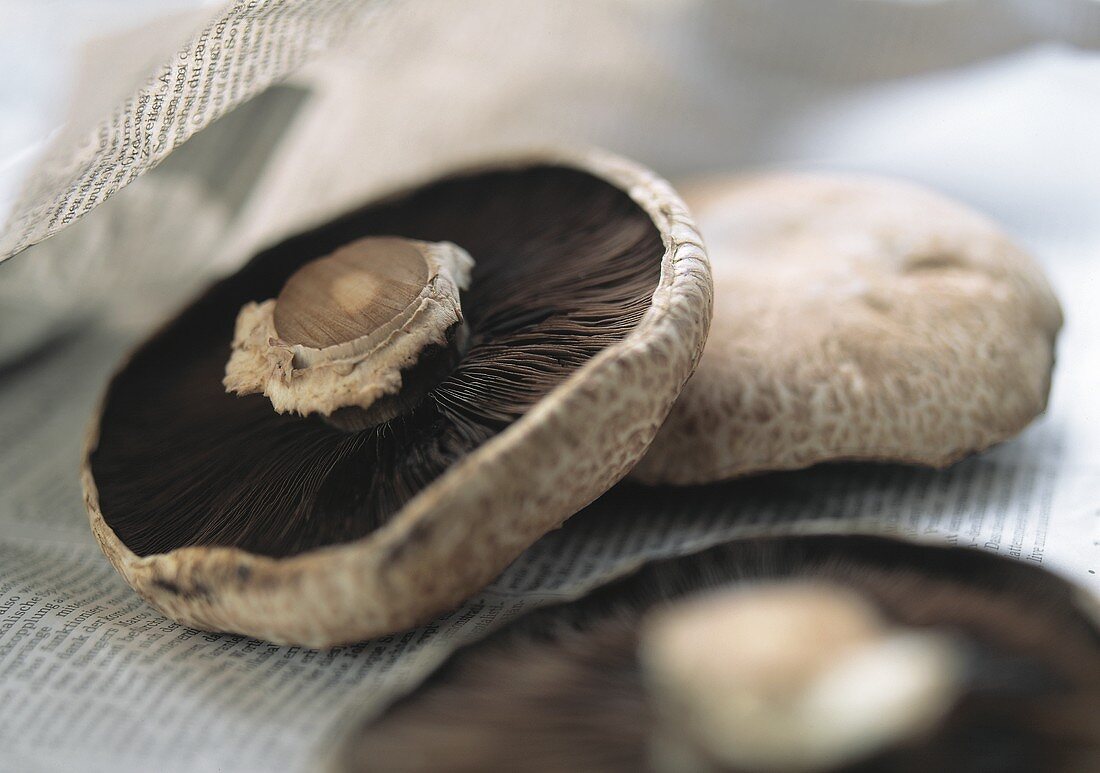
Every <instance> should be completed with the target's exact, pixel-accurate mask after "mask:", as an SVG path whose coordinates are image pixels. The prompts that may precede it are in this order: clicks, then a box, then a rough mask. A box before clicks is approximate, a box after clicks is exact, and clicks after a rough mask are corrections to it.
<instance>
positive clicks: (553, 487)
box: [83, 152, 711, 647]
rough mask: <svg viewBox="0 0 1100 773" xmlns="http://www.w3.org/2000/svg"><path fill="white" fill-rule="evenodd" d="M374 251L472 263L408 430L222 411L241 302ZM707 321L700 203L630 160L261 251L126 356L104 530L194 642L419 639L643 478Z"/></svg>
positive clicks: (103, 423) (456, 189)
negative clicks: (549, 539) (450, 336)
mask: <svg viewBox="0 0 1100 773" xmlns="http://www.w3.org/2000/svg"><path fill="white" fill-rule="evenodd" d="M375 234H377V235H387V234H399V235H401V236H403V237H407V238H410V239H423V240H427V241H444V240H446V241H453V242H455V243H456V244H458V245H460V246H462V247H463V248H464V249H466V250H468V251H469V252H470V254H471V255H472V256H473V258H474V261H475V267H474V271H473V276H472V283H471V289H470V291H469V293H467V294H464V296H463V309H464V314H465V316H466V320H467V322H468V323H469V328H470V344H469V349H468V353H467V355H466V357H465V358H464V360H463V361H462V363H460V364H459V366H458V367H457V369H456V374H457V375H452V377H449V379H448V380H447V381H445V382H444V384H443V385H442V386H441V387H440V388H439V389H438V390H437V391H436V392H433V393H432V394H431V399H430V400H426V401H425V403H424V404H423V405H422V407H421V408H419V409H417V411H416V412H415V415H413V416H411V417H405V418H403V419H402V420H401V421H400V422H397V421H395V422H391V423H390V424H388V425H386V426H384V427H381V428H379V429H377V430H375V431H370V432H359V433H356V432H343V433H342V432H340V431H339V430H337V429H336V428H334V427H331V426H329V425H327V424H326V423H325V422H323V421H321V420H320V419H319V418H318V417H316V416H310V417H304V418H303V417H299V416H289V415H279V414H276V413H275V412H274V411H273V410H272V406H271V404H270V403H269V402H268V401H267V400H266V399H265V398H264V397H263V396H261V395H250V396H247V397H236V396H233V395H229V394H226V392H225V391H224V389H223V387H222V385H221V379H222V376H223V371H224V365H225V361H226V358H227V357H228V355H229V344H230V340H231V339H232V337H233V325H234V319H235V317H236V316H237V313H238V310H239V309H240V308H241V307H242V305H243V304H246V303H249V302H252V301H262V300H263V299H265V298H269V297H272V295H273V294H275V293H276V292H277V291H278V288H279V286H280V284H281V283H282V282H283V281H284V280H285V279H286V277H287V276H289V275H290V274H291V273H292V272H293V271H295V270H296V269H297V268H298V267H299V266H301V265H302V264H304V263H305V262H307V261H309V260H312V259H315V258H317V257H320V256H322V255H325V254H327V253H330V252H331V251H332V250H334V249H336V248H338V247H339V246H340V245H341V244H345V243H348V242H350V241H352V240H354V239H358V238H361V237H364V236H370V235H375ZM528 271H529V272H532V274H531V277H530V278H529V279H528V278H526V275H525V274H524V272H528ZM501 283H504V284H501ZM479 287H480V288H481V289H480V291H479ZM479 292H480V295H478V293H479ZM515 297H522V298H523V299H526V300H525V301H524V302H525V303H527V304H528V307H526V308H524V309H521V310H518V309H516V308H514V307H513V306H510V305H509V304H510V303H513V301H514V298H515ZM532 299H535V300H532ZM555 299H556V300H555ZM467 301H469V303H467ZM553 303H557V304H558V307H553V306H552V304H553ZM540 304H543V305H540ZM545 304H551V305H550V306H545V308H544V305H545ZM710 305H711V280H710V274H709V268H708V264H707V259H706V256H705V254H704V251H703V248H702V246H701V242H700V239H699V237H698V235H697V234H696V231H695V228H694V226H693V224H692V222H691V220H690V218H689V216H688V214H687V211H686V209H685V207H684V205H683V204H682V202H681V201H680V199H679V198H678V197H677V196H676V194H675V193H674V192H673V191H672V189H671V188H670V187H669V186H668V184H667V183H665V182H663V181H662V180H660V179H658V178H657V177H656V176H654V175H653V174H652V173H650V172H649V171H647V170H645V169H643V168H641V167H639V166H637V165H635V164H633V163H631V162H628V161H625V160H623V159H620V158H616V157H613V156H610V155H608V154H604V153H601V152H586V153H579V154H563V153H549V154H542V155H539V156H537V157H529V158H522V159H518V160H507V161H504V162H499V163H493V164H487V165H482V166H479V167H477V168H475V169H472V170H469V171H464V172H460V173H456V174H454V175H450V176H448V177H445V178H442V179H439V180H435V181H432V182H430V183H427V184H424V185H421V186H415V187H413V188H410V189H408V190H407V191H405V192H402V193H399V194H395V195H394V196H391V197H388V198H386V199H385V200H382V201H380V202H377V203H374V204H370V205H367V206H366V207H364V208H362V209H360V210H357V211H355V212H352V213H350V214H348V215H345V216H343V217H341V218H339V219H337V220H335V221H332V222H330V223H327V224H325V225H322V226H320V227H319V228H317V229H315V230H314V231H312V232H310V233H306V234H303V235H300V236H296V237H294V238H292V239H290V240H288V241H286V242H284V243H282V244H280V245H277V246H275V247H273V248H271V249H268V250H266V251H265V252H263V253H261V254H259V255H258V256H257V257H255V258H254V259H253V260H252V261H251V262H250V263H249V264H248V265H247V266H246V267H245V268H243V269H242V270H241V271H240V272H238V273H237V274H235V275H233V276H231V277H229V278H228V279H225V280H223V281H222V282H220V283H218V284H216V285H214V286H213V287H212V288H211V289H210V290H208V291H207V292H206V293H205V294H204V295H203V296H201V297H200V298H199V299H197V300H196V301H195V302H194V303H193V304H191V305H190V306H189V307H188V308H186V309H185V310H184V311H183V312H182V313H181V314H180V315H179V316H178V317H177V318H175V319H174V320H173V321H172V322H170V323H169V324H168V325H167V326H166V327H165V328H163V329H162V330H161V331H160V332H158V333H157V334H156V335H154V336H153V337H151V338H150V339H149V340H147V341H146V342H145V343H144V344H142V346H141V347H139V349H138V350H137V351H136V352H135V353H134V354H132V355H131V357H130V358H129V360H128V361H127V362H126V363H124V364H123V365H122V367H121V369H120V370H119V371H118V372H117V373H116V375H115V376H114V378H113V380H112V382H111V384H110V386H109V387H108V390H107V393H106V395H105V396H104V399H103V404H102V406H101V410H100V412H99V414H98V415H97V417H96V418H95V420H94V422H93V426H92V428H91V432H90V437H89V442H88V448H87V456H86V459H85V463H84V468H83V481H84V491H85V501H86V504H87V508H88V512H89V516H90V520H91V526H92V530H93V532H94V534H95V536H96V538H97V540H98V541H99V543H100V545H101V546H102V548H103V551H104V552H105V553H106V555H107V557H108V558H109V559H110V560H111V562H112V563H113V564H114V566H115V568H116V569H117V570H118V571H119V572H120V573H121V574H122V575H123V577H125V579H126V581H127V582H129V583H130V585H131V586H133V587H134V588H135V589H136V590H137V591H138V592H139V593H140V594H141V595H142V596H143V597H145V598H146V599H147V600H148V601H149V602H150V603H152V604H153V605H154V606H156V607H158V608H159V609H160V610H162V611H163V612H164V613H165V614H167V615H168V616H169V617H171V618H173V619H175V620H177V621H179V622H181V623H183V624H186V625H189V626H193V627H197V628H201V629H206V630H213V631H228V632H235V633H241V634H247V635H251V636H256V637H259V638H262V639H266V640H269V641H273V642H280V643H292V644H297V645H305V646H311V647H321V646H329V645H334V644H337V643H343V642H350V641H357V640H362V639H365V638H369V637H372V636H376V635H380V634H384V633H388V632H393V631H396V630H401V629H405V628H408V627H411V626H414V625H416V624H418V623H421V622H424V621H426V620H428V619H430V618H431V617H432V616H433V615H435V614H437V613H439V612H441V611H443V610H446V609H448V608H451V607H453V606H454V605H456V604H458V603H459V602H461V601H462V600H463V599H465V598H467V597H469V596H470V595H472V594H473V593H474V592H476V591H477V590H478V589H480V588H481V587H483V586H484V585H486V584H487V583H488V582H489V581H490V580H491V579H492V578H493V577H494V576H495V575H496V574H497V573H499V572H500V570H501V569H503V568H504V567H505V566H506V565H507V564H508V563H509V562H511V561H512V560H513V559H515V558H516V556H518V555H519V554H520V552H522V551H523V550H524V549H525V548H526V547H527V546H528V545H530V544H531V543H532V542H534V541H535V540H536V539H537V538H538V537H539V536H541V535H542V534H544V533H546V532H547V531H549V530H551V529H554V528H556V527H557V526H559V525H560V524H561V523H562V522H563V521H564V520H565V519H567V518H568V517H569V516H570V515H572V514H573V513H575V512H576V511H577V510H579V509H580V508H582V507H583V506H584V505H585V504H587V503H588V502H590V501H591V500H593V499H594V498H596V497H597V496H599V495H600V494H601V493H602V492H603V491H605V490H606V489H607V488H609V487H610V486H611V485H613V484H614V483H615V482H616V481H617V480H619V479H620V478H621V477H622V476H623V475H625V474H626V473H627V471H629V470H630V468H631V467H632V466H633V465H634V464H635V463H636V462H637V460H638V458H639V457H640V456H641V455H642V453H643V452H644V450H645V449H646V447H647V446H648V445H649V443H650V441H651V440H652V438H653V436H654V434H655V433H656V431H657V428H658V427H659V426H660V424H661V422H662V421H663V420H664V418H665V416H666V415H667V413H668V411H669V409H670V407H671V405H672V403H673V401H674V400H675V398H676V396H677V395H678V394H679V392H680V390H681V388H682V387H683V384H684V382H685V381H686V380H687V378H688V376H689V375H690V374H691V372H692V370H693V368H694V366H695V363H696V361H697V359H698V357H699V354H700V352H701V351H702V347H703V343H704V340H705V338H706V332H707V327H708V324H709V318H710V311H711V309H710ZM574 339H576V341H579V342H580V343H576V341H574ZM459 371H461V372H460V373H459ZM532 384H534V386H533V385H532ZM539 384H542V385H544V386H545V387H546V388H545V389H543V390H542V391H540V389H542V388H541V387H539V388H536V386H538V385H539ZM471 400H474V401H475V402H476V401H481V402H477V405H478V406H480V408H479V410H482V411H483V413H484V415H473V410H474V409H473V408H471V407H470V405H471V402H470V401H471ZM494 400H499V401H500V408H499V410H489V409H486V408H484V405H485V404H486V403H488V404H495V403H494V402H493V401H494ZM464 401H465V402H464ZM424 459H428V462H430V464H429V463H427V462H424V463H423V464H421V463H422V462H423V460H424ZM417 465H420V466H417ZM391 478H392V480H391ZM394 481H396V482H394ZM383 484H385V485H383ZM348 492H351V493H348ZM364 514H366V515H364Z"/></svg>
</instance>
